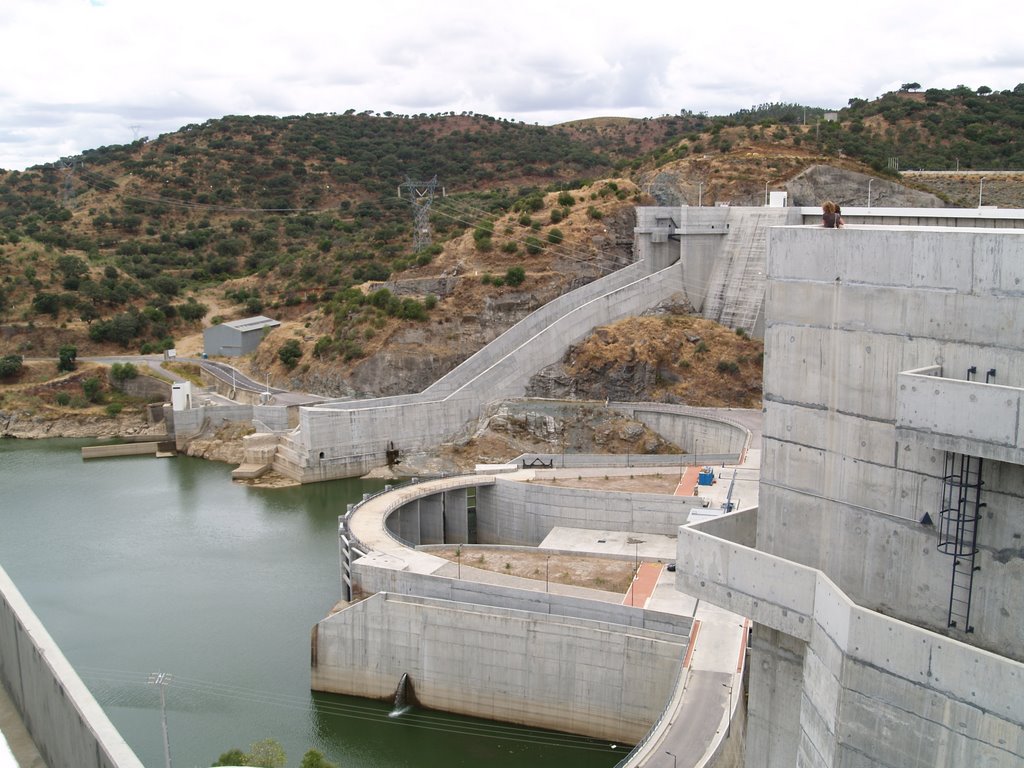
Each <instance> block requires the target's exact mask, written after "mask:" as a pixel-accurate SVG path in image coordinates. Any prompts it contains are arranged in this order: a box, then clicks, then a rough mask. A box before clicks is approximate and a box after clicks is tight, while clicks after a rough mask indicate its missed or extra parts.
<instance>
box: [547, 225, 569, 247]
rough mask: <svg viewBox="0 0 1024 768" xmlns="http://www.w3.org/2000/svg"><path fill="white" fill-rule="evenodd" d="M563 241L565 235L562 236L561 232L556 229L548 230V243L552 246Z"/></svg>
mask: <svg viewBox="0 0 1024 768" xmlns="http://www.w3.org/2000/svg"><path fill="white" fill-rule="evenodd" d="M564 239H565V235H563V234H562V230H560V229H559V228H558V227H554V228H553V229H550V230H548V242H549V243H551V244H552V245H558V244H559V243H560V242H562V240H564Z"/></svg>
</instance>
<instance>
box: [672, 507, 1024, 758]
mask: <svg viewBox="0 0 1024 768" xmlns="http://www.w3.org/2000/svg"><path fill="white" fill-rule="evenodd" d="M678 554H679V570H678V571H677V577H676V578H677V586H678V588H679V589H680V590H682V591H684V592H690V593H694V594H700V595H701V596H702V597H704V598H705V599H708V600H710V601H711V602H713V603H715V604H716V605H721V606H725V607H727V608H728V609H729V610H731V611H734V612H736V613H739V614H741V615H746V616H750V617H751V618H752V619H753V620H754V621H755V622H756V623H758V624H763V625H765V626H766V627H768V628H770V629H772V630H775V631H776V632H778V633H781V634H776V635H771V633H768V634H765V633H763V632H761V631H759V633H758V634H757V635H755V642H754V653H753V659H752V662H753V664H754V665H755V666H756V667H757V668H759V669H760V670H762V673H763V674H759V675H757V676H754V677H752V681H751V709H750V711H751V716H752V718H757V720H758V723H759V724H758V723H754V722H753V721H752V722H751V725H750V730H749V733H750V735H751V742H750V743H749V744H748V748H749V749H751V750H753V749H758V750H761V751H760V752H759V753H758V754H759V755H761V756H762V757H764V756H766V755H767V753H768V752H771V753H772V754H774V757H773V758H772V759H771V760H765V764H770V765H774V764H778V765H781V764H789V765H792V764H794V762H797V764H807V765H846V764H860V762H859V761H863V759H864V756H865V755H871V756H872V762H871V764H878V765H899V766H907V767H908V768H910V767H919V768H926V767H927V768H931V766H936V765H1017V764H1021V762H1022V761H1024V664H1021V663H1020V662H1016V661H1013V660H1010V659H1007V658H1005V657H1001V656H997V655H995V654H992V653H989V652H987V651H984V650H982V649H979V648H975V647H973V646H969V645H966V644H964V643H960V642H957V641H956V640H953V639H951V638H948V637H943V636H942V635H938V634H935V633H932V632H929V631H928V630H926V629H922V628H920V627H916V626H913V625H911V624H906V623H904V622H901V621H898V620H896V619H892V618H890V617H888V616H884V615H881V614H879V613H875V612H873V611H870V610H867V609H865V608H861V607H860V606H858V605H856V604H855V603H854V602H853V601H852V600H850V598H849V597H847V596H846V595H845V594H844V593H843V592H842V591H841V590H840V589H839V588H838V587H837V586H836V585H835V584H834V583H833V582H832V581H831V580H829V579H828V577H827V576H825V575H824V574H823V573H821V572H820V571H818V570H815V569H813V568H808V567H806V566H802V565H799V564H797V563H793V562H791V561H789V560H785V559H783V558H780V557H775V556H773V555H769V554H766V553H764V552H760V551H758V550H754V549H750V548H748V547H743V546H739V545H737V544H734V543H732V542H729V541H725V540H722V539H718V538H716V537H713V536H709V535H707V534H705V533H702V532H700V531H698V530H695V529H693V528H685V527H684V528H681V529H680V530H679V553H678ZM787 636H788V637H787ZM759 638H760V640H759ZM801 640H802V641H804V643H800V641H801ZM790 646H791V647H790ZM787 649H788V650H787ZM772 670H775V672H776V675H775V677H774V678H773V677H772ZM786 681H788V682H786ZM762 696H763V699H762V698H760V697H762ZM765 705H768V706H765ZM839 713H842V721H841V725H840V724H839V721H838V719H837V718H838V717H839ZM797 724H798V725H797ZM794 727H796V728H798V731H799V735H798V737H797V738H796V739H795V740H794V739H793V738H790V737H787V736H786V735H785V731H786V730H789V731H792V729H793V728H794ZM773 734H774V735H773ZM794 747H795V748H796V749H797V750H798V752H799V755H800V760H797V759H796V755H795V754H793V753H792V750H793V748H794ZM851 761H852V762H851Z"/></svg>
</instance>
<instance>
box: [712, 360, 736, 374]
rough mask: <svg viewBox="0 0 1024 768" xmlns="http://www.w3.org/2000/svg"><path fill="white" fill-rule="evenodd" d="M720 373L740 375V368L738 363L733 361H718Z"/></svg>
mask: <svg viewBox="0 0 1024 768" xmlns="http://www.w3.org/2000/svg"><path fill="white" fill-rule="evenodd" d="M717 368H718V372H719V373H739V372H740V367H739V365H738V364H737V363H735V362H733V361H732V360H719V361H718V366H717Z"/></svg>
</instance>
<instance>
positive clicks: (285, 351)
mask: <svg viewBox="0 0 1024 768" xmlns="http://www.w3.org/2000/svg"><path fill="white" fill-rule="evenodd" d="M277 358H278V359H279V360H280V361H281V362H282V363H284V367H285V368H287V369H288V370H289V371H290V370H292V368H294V367H295V366H296V365H298V363H299V360H300V359H301V358H302V347H300V346H299V342H298V341H297V340H295V339H288V341H286V342H285V343H284V344H282V345H281V347H280V349H278V350H277Z"/></svg>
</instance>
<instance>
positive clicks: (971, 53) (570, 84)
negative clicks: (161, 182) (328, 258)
mask: <svg viewBox="0 0 1024 768" xmlns="http://www.w3.org/2000/svg"><path fill="white" fill-rule="evenodd" d="M1005 7H1006V6H1005V3H1004V2H1002V0H976V1H975V2H973V3H972V4H971V6H970V9H965V8H963V7H962V6H953V5H947V4H945V3H944V2H943V0H940V2H939V3H934V2H932V3H929V4H927V5H926V4H924V3H922V2H916V1H914V2H909V3H902V4H897V3H890V2H888V0H885V1H884V2H883V0H863V2H861V3H859V4H856V5H849V4H847V5H839V6H836V8H835V10H834V13H833V15H828V14H825V13H824V12H823V11H822V8H821V7H820V6H808V7H807V8H800V7H794V6H785V7H779V6H777V5H774V6H773V5H770V4H767V3H763V2H753V1H752V0H750V1H748V0H741V1H740V2H733V3H730V4H728V5H725V4H720V3H717V4H703V5H700V6H697V7H690V6H687V5H686V4H680V3H668V2H664V0H654V1H653V2H648V3H646V4H644V5H643V6H637V7H631V6H622V5H621V4H619V5H616V6H611V5H607V4H601V5H600V6H598V4H595V3H582V2H578V1H577V0H563V2H560V3H541V2H539V0H520V2H518V3H515V4H510V3H506V4H491V3H487V4H482V3H470V2H467V1H465V0H434V2H432V3H423V2H412V1H411V0H391V2H377V3H323V2H320V1H319V0H291V2H288V3H277V2H274V3H271V2H269V0H175V2H169V1H168V0H33V2H31V3H8V4H5V7H3V8H0V30H2V32H0V36H2V37H0V67H2V69H3V71H4V73H5V76H4V78H3V82H2V83H0V167H2V168H8V169H11V168H14V169H20V168H24V167H26V166H27V165H30V164H35V163H43V162H50V161H53V160H56V159H58V158H59V157H60V156H62V155H66V154H74V153H77V152H80V151H82V150H84V149H88V148H93V147H98V146H103V145H105V144H117V143H124V142H128V141H131V140H132V138H133V132H132V128H131V126H133V125H138V126H141V133H142V134H143V135H148V136H150V137H155V136H156V135H159V134H161V133H166V132H169V131H174V130H176V129H177V128H179V127H181V126H183V125H185V124H188V123H193V122H202V121H204V120H207V119H209V118H216V117H221V116H223V115H226V114H276V115H286V114H304V113H307V112H343V111H345V110H346V109H348V108H354V109H357V110H364V109H371V110H375V111H380V112H383V111H388V110H390V111H393V112H396V113H398V114H416V113H419V112H438V111H449V110H454V111H456V112H461V111H473V112H478V113H484V114H491V115H494V116H499V117H508V118H513V119H520V120H523V121H525V122H530V123H532V122H541V123H545V124H548V123H554V122H560V121H563V120H568V119H575V118H580V117H592V116H599V115H624V116H632V117H645V116H651V117H654V116H658V115H662V114H674V113H677V112H678V111H679V110H680V109H689V110H692V111H694V112H700V111H706V112H709V113H711V114H723V113H728V112H732V111H735V110H738V109H742V108H748V107H751V106H753V105H756V104H760V103H764V102H771V101H786V102H798V103H804V104H810V105H815V106H828V107H840V106H844V105H845V104H846V102H847V100H848V99H849V98H851V97H862V98H872V97H874V96H877V95H879V94H880V93H882V92H884V91H885V90H889V89H891V88H894V87H898V86H899V85H900V84H901V83H903V82H910V81H917V82H920V83H921V84H922V85H923V86H924V87H926V88H927V87H951V86H954V85H958V84H961V83H963V84H966V85H969V86H971V87H978V86H980V85H988V86H989V87H992V88H994V89H997V90H1001V89H1004V88H1012V87H1014V86H1015V85H1016V84H1017V83H1020V82H1024V56H1022V55H1021V53H1020V47H1019V45H1018V43H1017V32H1016V30H1015V29H1014V25H1012V24H1009V23H1005V21H1006V12H1005ZM1000 20H1002V21H1000Z"/></svg>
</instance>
